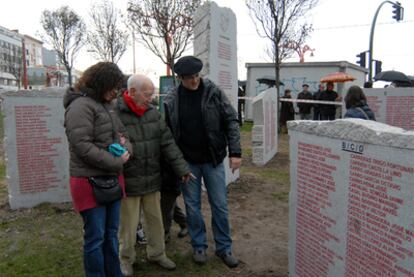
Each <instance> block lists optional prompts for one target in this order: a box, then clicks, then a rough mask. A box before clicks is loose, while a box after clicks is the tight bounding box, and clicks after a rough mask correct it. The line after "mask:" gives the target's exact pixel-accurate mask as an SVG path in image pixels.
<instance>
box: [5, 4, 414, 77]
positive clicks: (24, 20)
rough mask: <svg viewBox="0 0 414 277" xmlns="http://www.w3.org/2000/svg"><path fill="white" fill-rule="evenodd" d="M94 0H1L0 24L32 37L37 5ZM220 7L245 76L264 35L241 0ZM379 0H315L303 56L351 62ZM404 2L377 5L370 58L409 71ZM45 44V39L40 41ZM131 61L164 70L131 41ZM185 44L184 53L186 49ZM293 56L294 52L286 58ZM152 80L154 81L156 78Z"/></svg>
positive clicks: (86, 62) (261, 58)
mask: <svg viewBox="0 0 414 277" xmlns="http://www.w3.org/2000/svg"><path fill="white" fill-rule="evenodd" d="M96 1H98V0H54V1H50V0H37V1H25V0H11V1H7V0H5V1H4V2H5V3H3V5H2V8H1V9H0V26H3V27H6V28H8V29H18V30H19V32H20V33H22V34H27V35H30V36H32V37H35V38H40V36H39V35H38V34H39V33H40V32H41V31H42V27H41V25H40V16H41V13H42V11H43V10H45V9H48V10H55V9H57V8H58V7H60V6H62V5H68V6H70V7H71V8H72V9H73V10H74V11H75V12H76V13H78V14H79V15H80V16H82V17H84V18H87V16H88V12H89V11H90V9H89V7H90V6H91V4H92V3H93V2H96ZM127 1H128V0H114V1H113V2H114V3H115V6H116V7H118V8H119V9H121V10H125V9H126V5H127ZM215 2H216V3H217V4H218V5H219V6H221V7H228V8H231V9H232V10H233V11H234V13H235V14H236V17H237V29H238V33H237V47H238V50H237V51H238V78H239V79H240V80H245V79H246V68H245V63H255V62H270V58H269V57H268V55H267V54H266V51H265V49H266V45H268V43H269V41H268V39H266V38H261V37H259V35H258V34H257V32H256V28H255V25H254V23H253V21H252V19H251V17H250V16H249V12H248V9H247V8H246V5H245V0H216V1H215ZM382 2H384V1H383V0H347V1H344V0H319V2H318V5H317V6H316V7H315V8H313V9H312V10H311V11H310V12H309V13H308V14H306V16H305V17H304V18H303V20H305V21H306V22H308V23H311V24H312V26H313V28H314V30H313V32H312V33H311V35H310V36H309V38H308V39H307V41H306V43H305V44H306V45H308V46H309V47H310V48H312V49H314V51H313V56H310V51H308V52H306V53H305V62H318V61H348V62H351V63H356V61H357V57H356V55H357V54H359V53H360V52H363V51H366V50H368V48H369V36H370V29H371V23H372V20H373V17H374V14H375V12H376V10H377V8H378V7H379V5H380V4H381V3H382ZM400 3H401V4H402V6H403V7H404V20H403V21H400V22H396V21H395V20H394V19H393V18H392V10H393V9H392V5H391V4H388V3H387V4H385V5H383V6H382V8H381V10H380V12H379V15H378V18H377V24H376V26H375V33H374V34H375V35H374V47H373V49H374V50H373V53H374V59H377V60H381V61H382V62H383V64H382V69H383V70H398V71H402V72H404V73H406V74H407V75H414V66H413V61H414V47H413V43H414V36H413V35H412V30H413V29H414V1H412V0H400ZM46 46H47V45H46ZM86 50H87V47H84V49H83V51H82V53H80V55H79V57H78V59H77V61H76V62H75V67H76V68H77V69H80V70H84V69H86V68H87V67H88V66H90V65H92V64H94V63H95V62H96V60H94V59H93V58H92V57H91V55H90V53H88V52H87V51H86ZM135 51H136V58H135V62H136V67H137V71H138V73H143V74H146V75H148V76H149V77H150V78H151V79H153V80H154V81H155V80H157V78H158V76H161V75H165V73H166V69H165V65H163V64H162V62H161V61H160V60H159V58H157V57H156V56H155V55H154V54H152V53H151V52H150V51H148V50H147V49H146V48H145V47H144V46H143V45H141V44H139V43H136V44H135ZM191 53H192V50H191V49H190V50H189V51H188V52H187V54H191ZM287 61H288V62H298V61H299V57H298V56H297V55H294V56H292V58H290V59H288V60H287ZM119 66H120V67H121V69H122V70H123V71H124V72H125V73H132V69H133V58H132V44H131V43H130V44H129V46H128V50H127V52H126V53H125V55H124V56H123V57H122V58H121V60H120V62H119ZM157 82H158V81H156V84H157Z"/></svg>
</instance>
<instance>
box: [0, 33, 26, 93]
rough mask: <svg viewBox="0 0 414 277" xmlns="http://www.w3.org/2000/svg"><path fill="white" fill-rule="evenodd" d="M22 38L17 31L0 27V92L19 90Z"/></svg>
mask: <svg viewBox="0 0 414 277" xmlns="http://www.w3.org/2000/svg"><path fill="white" fill-rule="evenodd" d="M23 41H24V38H23V36H22V35H20V34H19V33H18V32H17V31H10V30H8V29H6V28H4V27H1V26H0V90H2V91H4V90H16V89H18V88H20V84H21V79H22V76H23V73H24V66H23V62H22V61H23V47H24V44H23Z"/></svg>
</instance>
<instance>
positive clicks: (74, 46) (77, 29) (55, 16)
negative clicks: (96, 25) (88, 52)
mask: <svg viewBox="0 0 414 277" xmlns="http://www.w3.org/2000/svg"><path fill="white" fill-rule="evenodd" d="M40 23H41V24H42V27H43V29H44V31H45V34H46V35H43V36H42V38H43V40H44V41H45V42H47V43H49V44H50V45H51V46H52V47H53V49H54V50H55V51H56V53H57V55H58V59H59V61H60V62H61V63H62V64H63V65H64V66H65V68H66V71H67V73H68V82H69V86H72V68H73V62H74V60H75V58H76V55H77V54H78V53H79V50H80V48H81V47H82V46H83V45H84V41H85V35H84V34H85V33H84V32H85V24H84V23H83V21H82V19H81V18H80V17H79V16H78V15H77V14H76V13H75V12H74V11H73V10H71V9H70V8H69V7H68V6H62V7H60V8H58V9H57V10H55V11H49V10H44V11H43V12H42V17H41V19H40Z"/></svg>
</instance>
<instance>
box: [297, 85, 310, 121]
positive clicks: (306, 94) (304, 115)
mask: <svg viewBox="0 0 414 277" xmlns="http://www.w3.org/2000/svg"><path fill="white" fill-rule="evenodd" d="M302 89H303V90H302V92H301V93H299V94H298V100H313V95H312V93H311V92H310V91H309V85H308V84H303V85H302ZM297 106H298V108H299V115H300V119H307V120H310V119H312V116H311V112H312V104H311V103H301V102H298V104H297Z"/></svg>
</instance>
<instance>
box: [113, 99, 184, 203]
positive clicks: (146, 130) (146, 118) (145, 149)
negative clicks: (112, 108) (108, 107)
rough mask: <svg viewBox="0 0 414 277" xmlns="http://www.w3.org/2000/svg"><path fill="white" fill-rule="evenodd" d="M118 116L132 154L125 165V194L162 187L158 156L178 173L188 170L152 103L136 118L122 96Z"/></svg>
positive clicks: (140, 194)
mask: <svg viewBox="0 0 414 277" xmlns="http://www.w3.org/2000/svg"><path fill="white" fill-rule="evenodd" d="M117 102H118V103H117V111H118V115H119V118H120V119H121V121H122V123H123V124H124V125H125V127H126V129H127V131H128V135H129V139H130V141H131V144H132V149H133V152H134V155H133V156H132V157H131V158H130V159H129V160H128V162H127V163H126V164H125V165H124V176H125V181H126V187H125V190H126V194H127V196H142V195H146V194H149V193H152V192H156V191H159V190H160V188H161V164H160V163H161V157H163V158H164V159H165V161H166V162H167V163H168V164H169V165H170V166H171V168H172V170H173V172H174V173H175V174H176V175H177V176H183V175H185V174H187V173H189V172H190V169H189V168H188V165H187V162H186V161H185V160H184V158H183V155H182V153H181V151H180V149H179V148H178V146H177V145H176V144H175V142H174V138H173V137H172V134H171V132H170V129H169V128H168V126H167V125H166V124H165V121H164V119H163V118H162V117H161V114H160V113H159V112H158V111H157V109H155V108H154V107H153V106H150V107H149V109H148V110H147V111H146V112H145V113H144V115H142V116H140V117H138V116H137V115H136V114H135V113H133V112H132V111H131V110H130V109H129V108H128V106H127V105H126V103H125V101H124V99H123V98H122V97H120V98H118V100H117Z"/></svg>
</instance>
